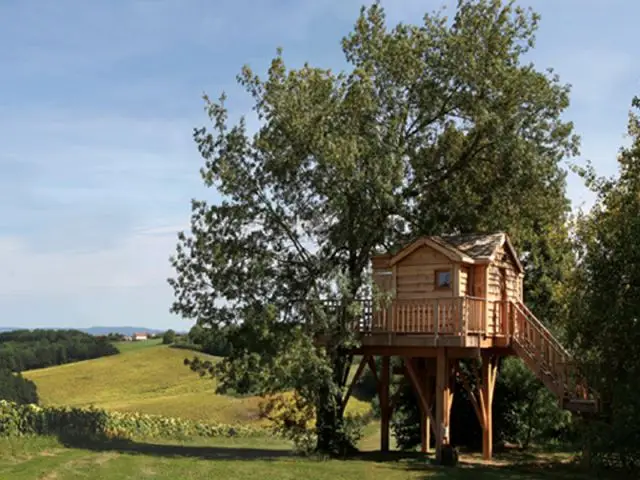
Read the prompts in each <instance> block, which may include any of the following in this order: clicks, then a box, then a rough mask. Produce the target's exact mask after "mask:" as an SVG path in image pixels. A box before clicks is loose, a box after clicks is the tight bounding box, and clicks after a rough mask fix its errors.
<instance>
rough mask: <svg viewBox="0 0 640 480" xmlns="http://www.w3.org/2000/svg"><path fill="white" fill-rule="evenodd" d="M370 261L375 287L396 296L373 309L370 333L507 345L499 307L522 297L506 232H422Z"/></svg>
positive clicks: (406, 341)
mask: <svg viewBox="0 0 640 480" xmlns="http://www.w3.org/2000/svg"><path fill="white" fill-rule="evenodd" d="M372 264H373V276H374V281H375V284H376V286H377V288H378V290H379V292H380V293H382V294H385V293H386V294H388V295H386V297H390V298H392V299H393V300H392V301H391V302H390V303H388V304H387V305H386V308H376V309H375V310H374V315H373V321H372V325H371V334H372V335H373V336H375V335H376V334H377V333H381V334H385V335H386V334H389V333H393V334H403V335H402V336H399V337H395V338H394V342H395V343H396V344H397V345H435V344H445V343H446V345H447V346H460V347H467V346H470V347H471V346H473V347H489V346H505V345H506V342H505V338H506V337H505V335H506V334H507V333H508V331H509V327H510V325H509V324H508V322H507V321H506V320H507V316H506V310H505V308H503V307H504V305H505V303H506V302H507V301H509V300H512V301H516V302H522V300H523V277H524V269H523V267H522V264H521V263H520V261H519V260H518V256H517V254H516V252H515V250H514V248H513V245H511V242H510V240H509V238H508V236H507V235H506V234H504V233H496V234H492V235H456V236H441V237H435V236H434V237H422V238H419V239H417V240H415V241H414V242H412V243H411V244H409V245H407V246H405V247H404V248H402V249H401V250H400V251H399V252H397V253H396V254H395V255H390V254H382V255H376V256H374V257H373V258H372ZM381 297H382V298H384V297H385V295H382V296H381ZM382 298H381V299H380V302H382V301H383V300H382ZM411 334H418V335H419V336H417V337H415V336H412V335H411ZM364 341H365V342H368V343H372V342H373V343H374V344H378V343H379V342H380V339H376V338H368V339H365V340H364Z"/></svg>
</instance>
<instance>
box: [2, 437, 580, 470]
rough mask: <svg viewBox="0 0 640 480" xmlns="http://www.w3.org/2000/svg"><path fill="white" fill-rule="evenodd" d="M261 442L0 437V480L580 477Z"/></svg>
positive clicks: (523, 463) (537, 461)
mask: <svg viewBox="0 0 640 480" xmlns="http://www.w3.org/2000/svg"><path fill="white" fill-rule="evenodd" d="M265 442H266V440H264V439H242V440H232V439H217V440H209V441H206V442H203V441H198V442H179V443H178V442H172V443H160V442H153V443H145V442H122V443H111V444H103V445H93V446H88V445H83V446H81V447H77V448H76V447H70V446H64V445H63V444H62V443H60V442H59V441H58V440H56V439H53V438H27V439H25V438H22V439H15V438H14V439H0V479H2V480H5V479H6V480H34V479H40V480H77V479H94V478H95V479H102V480H125V479H145V478H154V479H159V480H162V479H176V480H183V479H184V480H187V479H188V480H204V479H207V480H209V479H211V478H227V479H252V480H253V479H257V478H260V479H265V480H271V479H273V480H276V479H277V480H287V479H299V478H304V479H305V480H341V479H355V478H358V479H359V478H366V479H369V480H383V479H384V480H396V479H450V480H467V479H468V480H491V479H507V480H525V479H544V478H549V479H559V480H560V479H581V478H590V477H588V476H584V475H582V474H581V473H580V472H578V471H577V470H576V469H575V467H572V466H569V465H566V464H563V463H562V462H561V460H562V458H560V459H558V458H548V457H540V456H537V457H533V458H519V457H517V456H515V457H514V456H511V457H505V458H503V459H501V460H500V459H499V460H497V461H496V462H495V463H493V464H491V465H487V464H482V463H481V462H478V461H477V460H476V459H475V458H474V457H469V458H464V457H463V459H462V462H461V465H460V466H459V467H456V468H446V467H435V466H431V465H430V464H429V463H428V460H426V459H424V458H422V457H420V456H419V455H413V456H410V455H405V456H401V455H395V456H387V457H384V458H383V457H381V456H380V455H379V454H377V453H375V452H372V453H368V454H363V455H362V456H360V457H359V458H358V459H349V460H322V459H317V458H301V457H296V456H293V455H292V454H291V453H290V448H289V445H288V444H286V443H284V442H281V441H275V440H269V442H270V443H268V444H265Z"/></svg>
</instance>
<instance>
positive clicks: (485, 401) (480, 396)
mask: <svg viewBox="0 0 640 480" xmlns="http://www.w3.org/2000/svg"><path fill="white" fill-rule="evenodd" d="M498 360H499V358H498V357H497V356H495V355H491V354H489V353H486V352H482V367H481V370H482V372H481V374H480V375H478V372H476V388H475V389H474V388H473V387H472V386H471V382H470V381H469V378H467V377H466V376H462V375H461V377H460V378H461V380H462V383H463V386H464V388H465V390H466V391H467V393H468V394H469V399H470V400H471V404H472V405H473V409H474V410H475V412H476V416H477V417H478V422H479V423H480V427H481V428H482V456H483V458H484V459H485V460H491V457H492V456H493V416H492V412H491V408H492V406H493V392H494V389H495V386H496V378H497V372H498ZM478 377H481V378H478Z"/></svg>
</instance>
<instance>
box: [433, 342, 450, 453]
mask: <svg viewBox="0 0 640 480" xmlns="http://www.w3.org/2000/svg"><path fill="white" fill-rule="evenodd" d="M449 385H450V383H449V361H448V358H447V351H446V349H445V348H444V347H440V348H438V354H437V366H436V399H435V400H436V461H438V462H440V461H441V460H442V447H443V446H444V445H447V444H448V443H449V420H448V418H447V417H448V413H449V410H448V404H449V400H450V395H449V390H450V389H449Z"/></svg>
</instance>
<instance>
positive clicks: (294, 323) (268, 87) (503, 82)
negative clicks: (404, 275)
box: [169, 0, 577, 453]
mask: <svg viewBox="0 0 640 480" xmlns="http://www.w3.org/2000/svg"><path fill="white" fill-rule="evenodd" d="M537 20H538V19H537V16H536V15H534V14H532V13H530V12H525V11H523V10H522V9H519V8H516V7H514V6H513V4H512V2H508V3H503V2H501V1H498V0H491V1H489V0H462V1H460V2H459V4H458V9H457V12H456V14H455V17H454V18H453V22H449V21H448V20H447V19H446V18H445V17H443V16H442V15H441V13H439V12H436V13H433V14H429V15H426V16H425V17H424V21H423V25H419V26H418V25H415V26H414V25H398V26H396V27H395V28H392V29H389V28H388V27H387V25H386V23H385V14H384V10H383V9H382V7H380V5H379V4H377V3H376V4H374V5H373V6H371V7H369V8H363V9H362V11H361V14H360V16H359V18H358V19H357V21H356V24H355V27H354V30H353V32H352V33H351V34H349V35H348V36H347V37H346V38H344V39H343V41H342V47H343V51H344V54H345V58H346V60H347V62H348V63H349V65H350V69H349V70H348V71H346V72H340V73H334V72H332V71H330V70H327V69H321V68H314V67H312V66H310V65H304V66H303V67H302V68H300V69H288V68H287V67H286V66H285V62H284V58H283V56H282V52H278V54H277V56H276V57H275V58H274V59H273V61H272V63H271V67H270V68H269V71H268V73H267V75H266V77H265V78H261V77H259V76H258V75H256V74H255V73H254V72H253V71H252V70H251V69H250V68H249V67H245V68H244V69H243V70H242V73H241V74H240V75H239V77H238V81H239V83H240V84H241V85H242V86H243V87H245V89H246V90H247V92H248V93H249V94H250V95H251V96H252V98H253V101H254V111H255V112H256V113H257V116H258V119H259V121H260V122H261V126H260V128H259V130H258V132H257V133H255V134H254V135H250V134H249V133H248V132H247V129H246V123H245V120H244V118H243V119H241V120H240V121H239V122H238V123H237V124H235V125H230V124H229V119H228V111H227V107H226V104H225V102H226V98H225V96H224V94H223V95H222V96H221V97H220V100H219V101H217V102H216V101H212V100H210V99H209V98H208V97H205V104H206V111H207V113H208V114H209V117H210V119H211V123H212V126H211V128H209V129H207V128H197V129H195V132H194V139H195V141H196V143H197V146H198V149H199V151H200V153H201V155H202V157H203V159H204V165H203V167H202V169H201V176H202V179H203V182H204V184H205V185H206V186H207V187H211V188H215V189H216V191H217V192H219V193H220V194H221V195H222V196H223V201H222V202H221V203H219V204H215V205H212V204H209V203H207V202H205V201H200V200H195V201H194V202H193V203H192V217H191V232H190V234H184V233H181V234H180V235H179V240H178V246H177V251H176V255H175V256H174V257H173V258H172V265H173V267H174V269H175V273H176V274H175V276H174V277H173V278H171V279H170V280H169V282H170V284H171V286H172V287H173V290H174V294H175V302H174V304H173V306H172V311H173V312H175V313H178V314H180V315H182V316H184V317H186V318H190V319H194V320H196V321H197V322H198V323H199V324H200V325H201V326H203V327H204V326H209V327H212V328H213V329H217V330H216V331H220V330H221V329H223V328H225V327H227V326H229V325H241V327H239V328H238V330H237V332H241V334H238V335H235V334H231V335H229V336H228V339H229V342H230V344H231V353H230V355H228V356H227V357H226V358H225V359H224V361H223V362H221V363H220V365H219V366H218V367H216V371H215V373H216V374H217V375H218V377H219V379H220V388H222V389H224V388H233V389H237V388H240V389H246V390H255V391H260V392H263V393H265V392H267V393H268V392H274V391H277V390H278V389H282V388H285V387H287V386H293V387H294V388H295V389H296V390H297V391H298V392H299V393H300V394H301V395H302V396H303V397H304V398H305V399H306V400H307V401H309V402H311V403H313V404H314V405H315V406H316V409H315V412H316V415H317V418H316V428H317V436H318V448H319V449H320V450H323V451H329V452H334V453H335V452H338V451H341V450H343V448H344V443H349V440H348V439H347V438H345V437H344V436H343V435H342V434H341V433H340V432H341V431H342V428H343V423H344V418H343V416H342V413H341V412H342V408H341V403H342V395H343V392H344V387H345V385H344V383H345V379H346V378H347V372H348V368H349V367H350V362H349V361H348V359H347V357H346V354H345V352H346V351H347V350H348V348H349V347H350V346H352V345H353V341H354V338H353V334H352V329H351V326H352V325H353V322H354V319H355V318H356V316H357V309H356V305H357V302H354V299H355V298H357V297H358V296H360V295H365V294H367V288H368V285H369V280H370V279H369V273H370V272H369V258H370V255H371V254H372V252H373V251H374V250H375V249H376V248H380V247H382V248H393V247H394V246H397V245H398V244H400V243H403V242H405V241H406V240H407V238H408V237H409V236H413V235H418V234H428V233H443V232H446V233H455V232H471V231H487V230H508V231H509V232H510V233H511V234H512V235H513V237H514V238H515V240H516V244H517V245H518V246H519V247H521V250H522V251H523V252H524V253H527V254H528V258H529V261H528V263H527V268H528V270H529V271H530V272H534V273H535V275H537V277H536V278H539V279H541V280H540V287H538V290H535V291H533V292H532V296H533V298H539V299H541V300H540V301H541V302H542V303H544V302H546V303H547V304H548V303H549V302H550V300H549V299H550V298H552V297H553V294H554V288H555V282H556V281H557V280H558V278H560V277H561V275H562V273H563V272H562V270H561V266H562V265H563V262H562V261H559V259H560V258H561V257H562V251H563V250H562V247H563V242H562V239H563V238H564V237H563V235H564V234H565V233H566V232H564V230H563V229H562V227H561V226H560V227H558V225H562V224H563V221H564V219H565V215H566V210H567V208H568V202H567V200H566V198H565V196H564V172H563V171H562V170H561V169H560V168H559V165H558V162H559V161H560V159H561V158H563V157H564V156H565V155H571V154H573V153H575V152H576V148H577V139H576V138H574V136H573V135H572V125H571V124H570V123H566V122H564V121H563V120H562V118H561V115H562V113H563V111H564V110H565V109H566V108H567V106H568V87H566V86H564V85H562V84H560V83H559V80H558V78H557V77H556V76H555V75H554V74H553V73H552V72H551V71H547V72H540V71H537V70H536V69H535V68H534V67H533V66H532V65H528V64H523V63H522V61H521V58H522V56H523V55H524V54H525V53H527V51H528V50H529V49H530V48H531V47H532V46H533V43H534V32H535V30H536V28H537ZM543 280H544V281H543ZM326 298H332V299H334V300H335V302H336V308H334V309H333V310H332V311H331V312H328V311H327V310H326V309H323V308H320V305H321V302H322V300H323V299H326ZM317 334H324V335H325V336H326V338H327V339H328V341H327V343H326V347H325V348H318V347H317V346H316V343H315V342H314V341H313V339H314V338H315V337H316V335H317Z"/></svg>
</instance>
